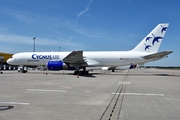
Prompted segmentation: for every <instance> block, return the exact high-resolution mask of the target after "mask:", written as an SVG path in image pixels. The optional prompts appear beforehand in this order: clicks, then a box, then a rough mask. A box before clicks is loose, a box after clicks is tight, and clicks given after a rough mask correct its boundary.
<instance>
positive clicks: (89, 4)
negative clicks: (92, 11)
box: [74, 0, 93, 29]
mask: <svg viewBox="0 0 180 120" xmlns="http://www.w3.org/2000/svg"><path fill="white" fill-rule="evenodd" d="M92 1H93V0H90V1H89V3H88V4H87V6H86V8H85V10H83V11H81V12H80V13H79V14H78V15H77V17H76V19H75V25H74V29H76V27H77V24H78V19H79V17H80V16H81V15H82V14H84V13H85V12H87V11H88V10H89V8H90V6H91V3H92Z"/></svg>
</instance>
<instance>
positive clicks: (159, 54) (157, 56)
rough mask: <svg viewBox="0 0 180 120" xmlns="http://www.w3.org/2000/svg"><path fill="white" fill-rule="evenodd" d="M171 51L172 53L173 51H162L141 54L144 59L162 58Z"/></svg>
mask: <svg viewBox="0 0 180 120" xmlns="http://www.w3.org/2000/svg"><path fill="white" fill-rule="evenodd" d="M171 53H173V51H163V52H158V53H154V54H150V55H146V56H142V58H144V59H159V58H163V57H165V56H167V55H169V54H171Z"/></svg>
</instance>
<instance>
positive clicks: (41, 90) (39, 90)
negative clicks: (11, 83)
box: [27, 89, 67, 92]
mask: <svg viewBox="0 0 180 120" xmlns="http://www.w3.org/2000/svg"><path fill="white" fill-rule="evenodd" d="M27 90H28V91H36V92H67V91H65V90H44V89H27Z"/></svg>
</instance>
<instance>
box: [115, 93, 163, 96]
mask: <svg viewBox="0 0 180 120" xmlns="http://www.w3.org/2000/svg"><path fill="white" fill-rule="evenodd" d="M112 94H119V93H115V92H112ZM121 95H139V96H164V94H149V93H121Z"/></svg>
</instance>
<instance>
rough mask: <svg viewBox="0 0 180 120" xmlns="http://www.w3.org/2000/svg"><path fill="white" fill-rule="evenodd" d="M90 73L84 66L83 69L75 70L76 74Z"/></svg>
mask: <svg viewBox="0 0 180 120" xmlns="http://www.w3.org/2000/svg"><path fill="white" fill-rule="evenodd" d="M86 74H89V71H86V68H85V67H83V68H82V69H79V70H76V71H74V75H86Z"/></svg>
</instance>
